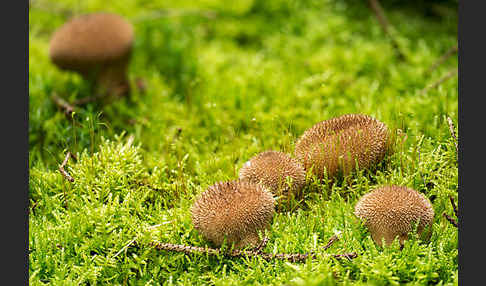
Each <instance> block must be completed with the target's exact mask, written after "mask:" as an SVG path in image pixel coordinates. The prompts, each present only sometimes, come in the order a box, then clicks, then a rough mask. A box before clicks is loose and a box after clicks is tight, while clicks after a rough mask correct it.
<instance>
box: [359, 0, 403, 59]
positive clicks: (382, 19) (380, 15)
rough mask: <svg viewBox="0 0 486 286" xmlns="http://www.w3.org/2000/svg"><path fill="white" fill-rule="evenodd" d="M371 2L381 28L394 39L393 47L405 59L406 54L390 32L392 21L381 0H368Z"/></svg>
mask: <svg viewBox="0 0 486 286" xmlns="http://www.w3.org/2000/svg"><path fill="white" fill-rule="evenodd" d="M368 2H369V3H370V6H371V9H372V10H373V12H374V13H375V15H376V18H377V19H378V22H379V23H380V26H381V28H382V29H383V31H384V32H385V34H386V35H387V36H388V37H390V39H391V41H392V45H393V48H394V49H395V51H396V52H397V53H398V56H399V57H400V59H402V60H403V59H405V55H404V54H403V53H402V51H401V50H400V47H399V45H398V42H397V41H396V39H395V37H393V35H392V34H391V32H390V26H391V25H390V22H389V21H388V19H387V18H386V15H385V12H384V10H383V7H382V6H381V4H380V2H379V1H378V0H368Z"/></svg>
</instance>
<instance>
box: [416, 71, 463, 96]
mask: <svg viewBox="0 0 486 286" xmlns="http://www.w3.org/2000/svg"><path fill="white" fill-rule="evenodd" d="M456 74H457V68H453V69H452V70H450V71H449V72H447V73H446V74H445V75H444V76H442V77H441V78H439V79H438V80H437V81H435V82H434V83H432V84H430V85H429V86H427V87H425V88H424V89H422V90H421V91H420V93H422V94H424V93H426V92H427V91H429V90H430V89H433V88H436V87H438V86H439V85H440V84H441V83H443V82H444V81H446V80H448V79H449V78H451V77H453V76H454V75H456Z"/></svg>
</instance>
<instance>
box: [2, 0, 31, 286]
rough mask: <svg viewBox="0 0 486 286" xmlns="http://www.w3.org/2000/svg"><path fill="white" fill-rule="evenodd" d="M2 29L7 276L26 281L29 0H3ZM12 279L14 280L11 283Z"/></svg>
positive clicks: (26, 283)
mask: <svg viewBox="0 0 486 286" xmlns="http://www.w3.org/2000/svg"><path fill="white" fill-rule="evenodd" d="M3 4H4V5H3V8H4V9H2V11H3V14H4V15H3V17H1V19H2V20H1V27H2V34H3V35H4V38H3V40H2V45H1V47H2V59H3V60H2V63H3V64H4V65H3V67H4V68H3V72H2V80H1V83H2V87H3V89H2V98H3V104H2V105H1V106H2V108H3V112H2V113H1V117H2V118H1V120H2V123H3V127H4V130H3V131H2V140H1V142H2V153H3V157H2V163H3V164H2V165H3V167H4V168H2V169H3V171H2V175H3V177H4V180H3V182H8V184H7V185H5V184H2V193H3V195H4V196H3V199H2V201H3V203H4V206H3V208H2V218H3V225H2V233H3V235H2V238H3V239H2V240H3V244H2V245H3V249H4V250H5V252H6V253H4V260H5V263H4V266H3V267H2V272H3V273H4V274H6V275H5V276H4V277H5V278H7V277H8V280H9V282H7V284H12V285H28V281H29V267H28V261H29V260H28V258H29V256H28V243H29V242H28V241H29V236H28V233H29V232H28V231H29V229H28V192H29V185H28V184H29V175H28V174H29V148H28V147H29V143H28V138H29V132H28V131H29V121H28V119H29V109H28V106H29V90H28V88H29V82H28V71H29V67H28V65H29V1H7V2H4V3H3ZM10 280H13V281H14V283H12V282H10Z"/></svg>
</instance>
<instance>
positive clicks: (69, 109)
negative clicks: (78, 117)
mask: <svg viewBox="0 0 486 286" xmlns="http://www.w3.org/2000/svg"><path fill="white" fill-rule="evenodd" d="M51 98H52V101H54V103H55V104H56V105H57V106H58V107H59V108H61V109H62V110H63V111H64V114H66V116H67V117H68V118H71V117H72V114H73V112H74V106H72V105H71V104H69V103H68V102H67V101H65V100H64V99H62V98H60V97H59V96H57V95H56V94H53V95H52V96H51Z"/></svg>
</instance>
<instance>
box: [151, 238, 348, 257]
mask: <svg viewBox="0 0 486 286" xmlns="http://www.w3.org/2000/svg"><path fill="white" fill-rule="evenodd" d="M150 246H152V247H154V248H155V249H157V250H165V251H174V252H182V253H185V254H196V253H199V254H201V253H202V254H208V255H224V256H227V257H257V256H260V257H261V258H263V259H265V260H266V261H271V260H274V259H278V260H287V261H290V262H304V261H306V260H307V258H312V259H315V258H317V254H316V253H313V252H309V253H305V254H300V253H293V254H286V253H277V254H271V253H264V252H258V251H254V250H233V251H229V252H224V251H222V250H220V249H214V248H209V247H196V246H189V245H180V244H172V243H160V242H155V241H154V242H151V243H150ZM332 256H333V257H334V258H336V259H342V258H347V259H352V258H356V257H357V256H358V255H357V254H356V253H355V252H351V253H344V254H332Z"/></svg>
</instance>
